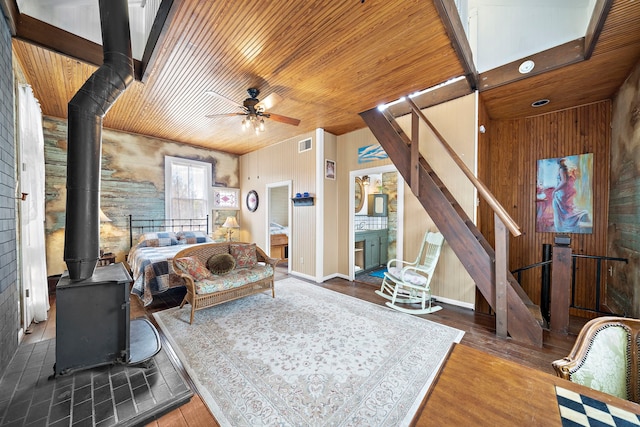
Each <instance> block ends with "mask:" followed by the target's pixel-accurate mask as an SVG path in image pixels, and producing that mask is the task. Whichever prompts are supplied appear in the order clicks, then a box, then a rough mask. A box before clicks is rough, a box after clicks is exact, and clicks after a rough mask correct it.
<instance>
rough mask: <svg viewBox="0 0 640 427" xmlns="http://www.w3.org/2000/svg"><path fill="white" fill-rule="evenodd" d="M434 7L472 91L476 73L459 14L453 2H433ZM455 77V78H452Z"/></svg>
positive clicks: (475, 81) (475, 85)
mask: <svg viewBox="0 0 640 427" xmlns="http://www.w3.org/2000/svg"><path fill="white" fill-rule="evenodd" d="M433 3H434V5H435V6H436V10H437V11H438V14H439V15H440V19H441V20H442V24H443V25H444V28H445V31H446V33H447V35H448V36H449V39H450V40H451V46H452V47H453V50H454V51H455V52H456V54H457V55H458V59H459V60H460V63H461V64H462V68H463V69H464V74H465V77H466V79H467V81H468V82H469V86H471V88H472V89H473V90H475V89H476V88H477V87H478V71H477V70H476V66H475V64H474V62H473V52H472V51H471V46H469V40H468V39H467V35H466V33H465V32H464V26H463V25H462V21H461V20H460V14H459V13H458V9H457V8H456V4H455V2H454V1H453V0H435V1H434V2H433ZM452 77H457V76H452Z"/></svg>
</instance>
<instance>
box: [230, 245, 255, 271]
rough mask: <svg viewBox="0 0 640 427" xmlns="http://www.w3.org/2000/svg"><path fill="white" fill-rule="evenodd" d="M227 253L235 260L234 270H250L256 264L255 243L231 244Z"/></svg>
mask: <svg viewBox="0 0 640 427" xmlns="http://www.w3.org/2000/svg"><path fill="white" fill-rule="evenodd" d="M229 253H231V255H232V256H233V257H234V258H235V259H236V268H251V267H253V266H254V265H256V264H257V263H258V258H257V256H256V244H255V243H232V244H231V247H230V248H229Z"/></svg>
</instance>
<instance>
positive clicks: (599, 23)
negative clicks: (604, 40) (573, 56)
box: [583, 0, 613, 60]
mask: <svg viewBox="0 0 640 427" xmlns="http://www.w3.org/2000/svg"><path fill="white" fill-rule="evenodd" d="M612 4H613V0H598V1H596V5H595V6H594V8H593V13H592V14H591V20H590V21H589V26H588V27H587V33H586V34H585V37H584V38H585V42H584V55H583V56H584V59H585V60H587V59H589V58H591V55H592V54H593V50H594V49H595V48H596V43H597V42H598V38H599V37H600V33H601V32H602V28H603V27H604V22H605V21H606V20H607V16H608V15H609V11H610V10H611V5H612Z"/></svg>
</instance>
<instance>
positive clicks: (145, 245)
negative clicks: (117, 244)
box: [127, 217, 212, 306]
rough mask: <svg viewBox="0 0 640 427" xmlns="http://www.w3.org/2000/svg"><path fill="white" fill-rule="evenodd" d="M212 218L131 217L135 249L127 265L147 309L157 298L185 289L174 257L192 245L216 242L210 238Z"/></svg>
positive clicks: (133, 292) (130, 237) (130, 234)
mask: <svg viewBox="0 0 640 427" xmlns="http://www.w3.org/2000/svg"><path fill="white" fill-rule="evenodd" d="M208 224H209V218H208V217H207V218H202V219H182V220H149V219H134V218H132V217H129V242H130V245H131V249H130V251H129V254H128V255H127V263H128V264H129V268H130V269H131V276H132V278H133V287H132V288H131V293H132V294H133V295H137V296H138V297H139V298H140V299H141V300H142V302H143V304H144V305H145V306H147V305H149V304H151V303H152V302H153V296H154V295H156V294H159V293H161V292H164V291H166V290H168V289H169V288H172V287H175V286H184V281H183V279H182V278H181V277H179V276H178V275H177V274H175V272H174V270H173V264H172V262H171V261H172V260H173V256H174V255H175V254H176V253H178V252H179V251H181V250H183V249H185V248H186V247H188V246H194V245H199V244H202V243H210V242H212V240H211V238H210V237H209V236H208V231H209V227H208Z"/></svg>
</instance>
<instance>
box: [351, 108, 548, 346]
mask: <svg viewBox="0 0 640 427" xmlns="http://www.w3.org/2000/svg"><path fill="white" fill-rule="evenodd" d="M407 102H408V103H409V104H410V106H411V107H412V110H413V121H412V139H413V141H416V143H412V139H411V138H409V137H408V136H407V135H406V134H405V132H404V131H403V130H402V129H401V128H400V126H399V125H398V123H397V122H396V121H395V120H394V118H393V117H391V116H390V115H389V114H388V113H386V112H384V111H380V110H378V109H377V108H374V109H371V110H368V111H365V112H363V113H360V116H361V117H362V118H363V119H364V121H365V123H366V124H367V125H368V126H369V128H370V129H371V131H372V132H373V134H374V135H375V137H376V138H377V139H378V141H379V142H380V145H381V146H382V148H384V150H385V151H386V153H387V154H388V155H389V158H390V159H391V161H392V162H393V163H394V164H395V166H396V168H397V169H398V171H399V172H400V173H401V174H402V176H403V177H404V179H405V181H407V183H408V184H409V186H410V187H411V189H412V191H413V193H414V194H415V195H416V197H417V198H418V199H419V200H420V203H421V204H422V206H423V207H424V209H425V210H426V211H427V213H428V214H429V216H430V217H431V219H432V220H433V221H434V223H435V225H436V227H438V230H439V231H440V232H441V233H442V234H443V235H444V237H445V239H446V241H447V243H448V244H449V246H451V249H452V250H453V251H454V252H455V254H456V255H457V256H458V258H459V259H460V261H461V262H462V264H463V265H464V267H465V269H466V270H467V272H468V273H469V275H470V276H471V277H472V278H473V280H474V281H475V283H476V286H477V288H478V289H479V290H480V292H481V293H482V295H483V296H484V297H485V298H486V300H487V301H488V302H489V305H490V306H491V308H492V309H493V310H494V311H495V312H496V333H497V335H499V336H503V337H504V338H507V334H508V335H509V336H511V338H512V339H513V340H515V341H519V342H524V343H529V344H533V345H536V346H538V347H541V346H542V342H543V327H542V325H543V324H544V319H543V317H542V315H541V313H540V308H539V307H538V306H537V305H535V304H533V302H532V301H531V300H530V299H529V297H528V296H527V295H526V293H525V292H524V290H523V289H522V287H521V286H520V284H519V283H518V282H517V281H516V279H515V278H514V277H513V276H512V275H511V273H510V272H509V271H508V262H507V260H508V232H507V231H506V230H505V227H504V226H503V225H502V222H501V221H500V219H499V216H504V215H506V217H507V218H508V219H509V220H511V219H510V217H508V214H506V211H504V209H503V208H502V206H501V205H500V204H499V203H498V202H497V201H496V200H495V198H494V197H493V195H491V193H490V192H488V190H486V188H485V187H484V186H483V184H482V183H476V182H474V185H476V187H478V185H477V184H479V185H480V187H481V188H478V190H479V193H480V194H481V195H482V196H483V197H484V198H485V200H487V197H489V198H490V199H491V198H493V199H492V200H487V202H488V204H489V205H490V206H491V207H492V208H493V209H494V211H495V212H496V249H495V250H494V249H493V248H492V246H491V245H490V244H489V242H488V241H487V240H486V239H485V238H484V236H483V235H482V233H481V232H480V230H478V228H477V227H476V226H475V224H473V222H472V221H471V220H470V219H469V217H468V216H467V214H466V213H465V212H464V211H463V210H462V208H461V206H460V205H459V204H458V202H457V201H456V200H455V199H454V197H453V196H452V195H451V193H450V192H449V190H448V189H447V188H446V187H445V186H444V184H443V183H442V181H441V180H440V178H439V177H438V176H437V175H436V173H435V172H434V171H433V169H432V168H431V166H430V165H429V163H428V162H427V161H426V159H425V158H424V157H422V155H420V153H419V152H418V144H417V141H418V137H417V133H418V123H419V122H418V119H422V120H423V121H426V123H427V124H428V125H429V126H430V127H431V129H432V130H433V131H434V133H435V134H436V136H437V137H438V139H439V140H440V142H441V143H442V144H443V146H445V148H446V149H448V151H449V152H450V154H451V155H452V157H454V161H455V160H456V158H455V157H457V155H455V153H453V151H452V150H451V149H450V148H449V146H448V144H447V143H446V141H444V139H443V138H442V136H441V135H440V134H439V133H438V132H437V130H435V128H434V127H433V126H432V125H431V123H430V122H429V121H428V120H427V119H426V117H424V115H423V114H422V113H421V112H420V110H419V109H418V107H417V106H415V104H414V103H413V102H412V101H411V100H408V101H407ZM458 160H459V159H458ZM457 163H458V162H457ZM460 163H462V161H461V160H460ZM460 163H459V165H460ZM462 167H465V168H466V166H464V164H463V163H462ZM463 172H465V171H464V170H463ZM469 173H470V172H469ZM470 178H471V177H470ZM474 180H475V181H477V179H475V177H473V179H472V182H473V181H474ZM511 221H513V220H511ZM513 224H515V223H513ZM515 227H516V229H515V233H517V234H516V235H519V234H520V232H519V230H518V229H517V225H516V226H515ZM500 229H502V230H504V232H503V233H500V231H499V230H500ZM500 234H503V235H504V240H503V241H499V239H500V237H499V236H500ZM512 234H514V231H513V230H512ZM496 253H498V256H496Z"/></svg>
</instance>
